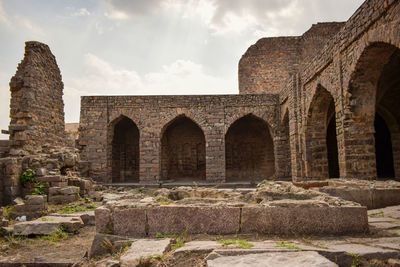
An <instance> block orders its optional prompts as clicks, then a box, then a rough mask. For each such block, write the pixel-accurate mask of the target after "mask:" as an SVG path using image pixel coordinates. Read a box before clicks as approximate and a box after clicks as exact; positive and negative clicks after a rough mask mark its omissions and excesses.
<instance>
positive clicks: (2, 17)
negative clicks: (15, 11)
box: [0, 0, 10, 25]
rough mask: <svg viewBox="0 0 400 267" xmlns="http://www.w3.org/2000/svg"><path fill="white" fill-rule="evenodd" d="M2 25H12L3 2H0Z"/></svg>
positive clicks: (0, 20) (0, 21)
mask: <svg viewBox="0 0 400 267" xmlns="http://www.w3.org/2000/svg"><path fill="white" fill-rule="evenodd" d="M1 23H4V24H6V25H9V24H10V21H9V20H8V17H7V14H6V11H5V10H4V7H3V3H2V1H1V0H0V24H1Z"/></svg>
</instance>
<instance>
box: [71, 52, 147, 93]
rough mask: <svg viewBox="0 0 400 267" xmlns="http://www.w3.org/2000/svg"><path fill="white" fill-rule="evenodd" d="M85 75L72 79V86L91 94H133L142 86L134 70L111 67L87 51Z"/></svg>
mask: <svg viewBox="0 0 400 267" xmlns="http://www.w3.org/2000/svg"><path fill="white" fill-rule="evenodd" d="M84 64H85V66H86V73H85V76H82V77H79V78H75V79H72V87H74V88H77V89H78V90H80V91H87V92H90V93H91V94H93V93H97V94H109V95H115V94H134V93H135V91H137V90H139V89H140V88H141V87H142V84H141V79H140V77H139V75H138V74H137V73H136V72H135V71H129V70H125V69H121V68H116V67H113V66H112V65H111V64H110V63H108V62H107V61H105V60H103V59H101V58H99V57H97V56H95V55H93V54H91V53H88V54H86V55H85V57H84Z"/></svg>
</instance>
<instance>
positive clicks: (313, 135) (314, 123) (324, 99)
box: [305, 84, 340, 179]
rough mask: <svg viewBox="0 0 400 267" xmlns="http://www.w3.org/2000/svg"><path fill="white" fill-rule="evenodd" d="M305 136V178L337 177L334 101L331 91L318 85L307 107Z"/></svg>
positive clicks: (337, 162)
mask: <svg viewBox="0 0 400 267" xmlns="http://www.w3.org/2000/svg"><path fill="white" fill-rule="evenodd" d="M305 137H306V173H307V177H308V178H312V179H315V178H317V179H326V178H338V177H339V176H340V174H339V160H338V146H337V137H336V116H335V101H334V99H333V96H332V95H331V93H329V92H328V91H327V90H326V89H325V88H324V87H322V86H321V85H320V84H319V85H318V86H317V88H316V90H315V93H314V95H313V98H312V100H311V103H310V106H309V108H308V112H307V118H306V129H305Z"/></svg>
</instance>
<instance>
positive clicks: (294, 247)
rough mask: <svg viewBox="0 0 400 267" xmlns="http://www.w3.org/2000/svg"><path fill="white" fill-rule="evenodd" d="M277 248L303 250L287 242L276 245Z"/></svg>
mask: <svg viewBox="0 0 400 267" xmlns="http://www.w3.org/2000/svg"><path fill="white" fill-rule="evenodd" d="M276 247H281V248H287V249H291V250H302V249H301V248H299V247H297V246H295V245H292V244H290V242H288V243H286V242H285V241H281V243H280V244H279V245H276Z"/></svg>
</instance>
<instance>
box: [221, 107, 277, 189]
mask: <svg viewBox="0 0 400 267" xmlns="http://www.w3.org/2000/svg"><path fill="white" fill-rule="evenodd" d="M225 161H226V181H227V182H229V181H238V180H245V181H260V180H263V179H269V178H272V177H273V176H274V174H275V157H274V144H273V140H272V137H271V133H270V129H269V125H268V123H267V122H265V121H264V120H263V119H261V118H259V117H256V116H254V115H253V114H248V115H246V116H243V117H241V118H239V119H237V120H236V121H235V122H233V123H232V124H231V125H230V127H229V128H228V131H227V132H226V135H225Z"/></svg>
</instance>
